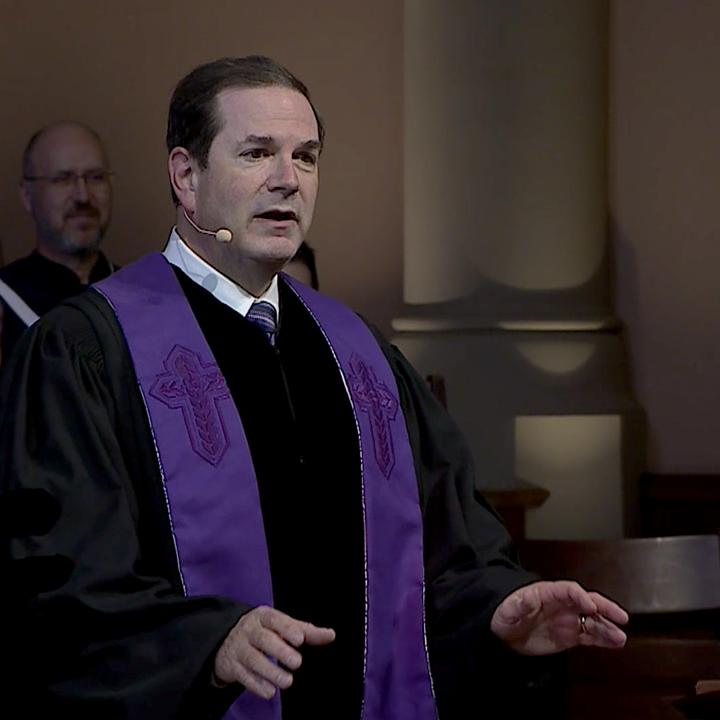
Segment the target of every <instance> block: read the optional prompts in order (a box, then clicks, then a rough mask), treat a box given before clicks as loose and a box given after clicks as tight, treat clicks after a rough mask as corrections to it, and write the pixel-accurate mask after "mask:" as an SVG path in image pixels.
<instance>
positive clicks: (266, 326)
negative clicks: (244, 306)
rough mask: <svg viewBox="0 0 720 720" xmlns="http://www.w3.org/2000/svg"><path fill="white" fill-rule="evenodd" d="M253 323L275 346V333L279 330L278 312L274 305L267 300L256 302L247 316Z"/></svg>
mask: <svg viewBox="0 0 720 720" xmlns="http://www.w3.org/2000/svg"><path fill="white" fill-rule="evenodd" d="M245 319H246V320H249V321H250V322H251V323H252V324H253V325H256V326H257V327H259V328H260V329H261V330H262V331H263V332H264V333H265V337H266V338H267V339H268V342H269V343H270V344H271V345H272V346H273V347H274V346H275V333H276V332H277V313H276V312H275V308H274V306H273V305H272V304H271V303H269V302H267V301H266V300H258V301H257V302H254V303H253V304H252V306H251V307H250V310H248V314H247V315H246V316H245Z"/></svg>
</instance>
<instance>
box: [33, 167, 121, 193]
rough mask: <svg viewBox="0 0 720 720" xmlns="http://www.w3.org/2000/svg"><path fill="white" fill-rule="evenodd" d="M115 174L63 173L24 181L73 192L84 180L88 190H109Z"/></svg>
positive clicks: (96, 171)
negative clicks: (109, 184)
mask: <svg viewBox="0 0 720 720" xmlns="http://www.w3.org/2000/svg"><path fill="white" fill-rule="evenodd" d="M113 175H114V173H111V172H108V171H107V170H90V171H88V172H86V173H74V172H61V173H58V174H57V175H26V176H24V177H23V180H25V181H27V182H38V181H43V182H47V183H49V184H50V185H51V186H52V187H54V188H58V189H59V190H68V191H69V190H73V189H74V188H75V187H76V185H77V183H78V180H82V181H83V182H84V183H85V185H86V187H87V188H88V190H105V189H107V186H108V183H109V182H110V178H111V177H112V176H113Z"/></svg>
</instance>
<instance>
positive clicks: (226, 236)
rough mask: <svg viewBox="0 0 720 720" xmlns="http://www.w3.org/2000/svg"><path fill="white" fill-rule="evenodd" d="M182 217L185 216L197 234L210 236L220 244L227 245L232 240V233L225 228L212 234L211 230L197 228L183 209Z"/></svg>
mask: <svg viewBox="0 0 720 720" xmlns="http://www.w3.org/2000/svg"><path fill="white" fill-rule="evenodd" d="M183 215H184V216H185V219H186V220H187V221H188V222H189V223H190V224H191V225H192V226H193V227H194V228H195V229H196V230H197V231H198V232H199V233H202V234H203V235H212V236H213V237H214V238H215V239H216V240H217V241H218V242H221V243H229V242H230V241H231V240H232V233H231V232H230V231H229V230H228V229H227V228H220V229H219V230H215V231H214V232H213V231H212V230H203V228H201V227H198V226H197V225H196V224H195V223H194V222H193V221H192V220H191V219H190V216H189V215H188V214H187V210H185V208H183Z"/></svg>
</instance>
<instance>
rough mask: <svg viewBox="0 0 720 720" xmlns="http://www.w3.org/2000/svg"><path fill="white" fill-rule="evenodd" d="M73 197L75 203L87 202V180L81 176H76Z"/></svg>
mask: <svg viewBox="0 0 720 720" xmlns="http://www.w3.org/2000/svg"><path fill="white" fill-rule="evenodd" d="M73 197H74V198H75V200H76V201H79V202H87V201H88V199H89V197H90V192H89V190H88V183H87V180H86V179H85V177H84V176H83V175H78V176H77V177H76V178H75V183H74V184H73Z"/></svg>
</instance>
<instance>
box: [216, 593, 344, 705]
mask: <svg viewBox="0 0 720 720" xmlns="http://www.w3.org/2000/svg"><path fill="white" fill-rule="evenodd" d="M334 639H335V631H334V630H331V629H330V628H321V627H317V626H315V625H312V624H311V623H307V622H302V621H301V620H295V619H294V618H291V617H290V616H289V615H285V613H282V612H280V611H279V610H275V608H271V607H266V606H264V605H261V606H259V607H256V608H254V609H253V610H251V611H250V612H248V613H246V614H245V615H243V616H242V617H241V618H240V620H238V622H237V624H236V625H235V627H233V629H232V630H231V631H230V632H229V633H228V636H227V637H226V638H225V640H224V642H223V644H222V645H221V646H220V649H219V650H218V652H217V655H216V656H215V667H214V671H215V679H216V681H218V682H219V683H224V684H230V683H240V684H241V685H244V686H245V689H246V690H249V691H250V692H252V693H255V694H256V695H259V696H260V697H261V698H264V699H266V700H269V699H270V698H271V697H272V696H273V695H274V694H275V691H276V690H277V689H280V690H285V689H286V688H289V687H290V685H292V681H293V676H292V672H291V671H293V670H297V669H298V668H299V667H300V665H301V663H302V656H301V655H300V653H299V652H298V651H297V650H296V648H299V647H300V646H301V645H303V644H304V643H307V644H308V645H327V644H328V643H331V642H332V641H333V640H334ZM273 660H276V661H277V663H278V665H276V664H275V663H274V662H272V661H273Z"/></svg>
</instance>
